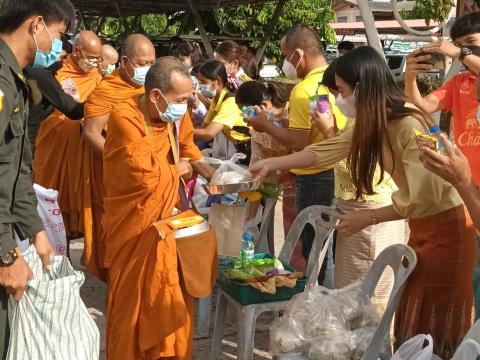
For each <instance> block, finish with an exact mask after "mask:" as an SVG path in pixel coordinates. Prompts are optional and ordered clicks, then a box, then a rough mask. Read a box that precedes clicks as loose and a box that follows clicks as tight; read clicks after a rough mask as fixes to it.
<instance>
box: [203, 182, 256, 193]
mask: <svg viewBox="0 0 480 360" xmlns="http://www.w3.org/2000/svg"><path fill="white" fill-rule="evenodd" d="M261 186H262V181H261V180H260V179H253V180H248V181H242V182H239V183H236V184H225V185H210V184H205V185H202V187H203V189H204V190H205V191H206V192H207V194H209V195H222V194H235V193H239V192H245V191H255V190H258V189H260V187H261Z"/></svg>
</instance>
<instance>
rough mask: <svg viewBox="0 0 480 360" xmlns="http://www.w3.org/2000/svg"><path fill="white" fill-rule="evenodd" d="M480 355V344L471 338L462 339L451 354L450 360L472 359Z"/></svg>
mask: <svg viewBox="0 0 480 360" xmlns="http://www.w3.org/2000/svg"><path fill="white" fill-rule="evenodd" d="M479 355H480V344H479V343H478V342H476V341H475V340H473V339H466V340H464V341H463V342H462V343H461V344H460V346H459V347H458V349H457V351H455V355H453V358H452V360H472V359H477V356H479Z"/></svg>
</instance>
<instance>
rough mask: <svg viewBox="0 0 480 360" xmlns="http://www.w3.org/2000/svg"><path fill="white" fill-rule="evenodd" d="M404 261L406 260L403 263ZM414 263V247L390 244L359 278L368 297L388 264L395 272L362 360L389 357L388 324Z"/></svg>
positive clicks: (289, 358)
mask: <svg viewBox="0 0 480 360" xmlns="http://www.w3.org/2000/svg"><path fill="white" fill-rule="evenodd" d="M404 261H405V262H406V264H405V266H404V264H403V263H404ZM416 265H417V255H416V254H415V251H414V250H413V249H412V248H411V247H410V246H407V245H402V244H396V245H391V246H389V247H388V248H386V249H385V250H383V251H382V252H381V253H380V254H379V255H378V257H377V258H376V259H375V261H374V262H373V264H372V266H371V268H370V270H369V271H368V273H367V275H366V277H365V279H364V280H363V282H362V286H361V288H362V291H363V292H364V293H365V294H366V295H367V296H368V297H369V298H371V297H372V296H373V293H374V291H375V288H376V287H377V284H378V281H379V280H380V278H381V276H382V274H383V272H384V271H385V269H386V268H387V267H388V266H390V267H391V268H392V270H393V273H394V284H393V289H392V292H391V293H390V297H389V299H388V303H387V308H386V310H385V313H384V314H383V317H382V320H381V321H380V325H379V326H378V328H377V330H376V331H375V334H374V336H373V338H372V340H371V341H370V344H369V346H368V348H367V351H366V352H365V354H364V355H363V357H362V360H376V359H379V358H381V359H390V358H391V356H392V354H391V349H390V348H388V349H386V350H387V351H388V353H383V349H384V345H385V344H390V328H391V325H392V319H393V314H394V313H395V310H396V308H397V304H398V301H399V300H400V296H401V294H402V290H403V288H404V286H405V282H406V281H407V279H408V277H409V276H410V274H411V273H412V271H413V270H414V269H415V266H416ZM274 359H276V360H293V359H295V360H300V359H303V360H307V359H308V357H307V356H305V355H299V354H282V355H280V356H276V357H274Z"/></svg>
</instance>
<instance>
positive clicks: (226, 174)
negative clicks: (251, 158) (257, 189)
mask: <svg viewBox="0 0 480 360" xmlns="http://www.w3.org/2000/svg"><path fill="white" fill-rule="evenodd" d="M245 158H246V155H245V154H241V153H236V154H235V155H233V156H232V157H231V158H230V159H229V160H225V161H222V160H218V159H213V158H206V159H204V162H206V163H208V164H214V165H217V164H220V166H219V167H218V169H217V170H216V171H215V172H214V173H213V176H212V178H211V180H210V185H229V184H238V183H241V182H244V181H248V180H250V179H251V178H252V174H251V173H250V171H248V170H247V169H246V168H244V167H242V166H240V165H238V164H237V161H238V160H240V159H245Z"/></svg>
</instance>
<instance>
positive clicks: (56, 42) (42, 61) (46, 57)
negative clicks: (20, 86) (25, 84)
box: [32, 21, 63, 68]
mask: <svg viewBox="0 0 480 360" xmlns="http://www.w3.org/2000/svg"><path fill="white" fill-rule="evenodd" d="M42 23H43V26H45V30H47V33H48V36H50V40H52V46H51V49H50V51H42V50H40V49H39V48H38V44H37V39H36V38H35V34H33V41H34V42H35V46H36V47H37V51H36V53H35V61H34V62H33V65H32V66H33V67H34V68H48V67H49V66H51V65H52V64H54V63H55V61H57V59H58V58H59V57H60V55H61V54H62V47H63V46H62V41H61V40H60V39H53V38H52V35H51V34H50V31H48V28H47V25H45V22H43V21H42Z"/></svg>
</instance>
